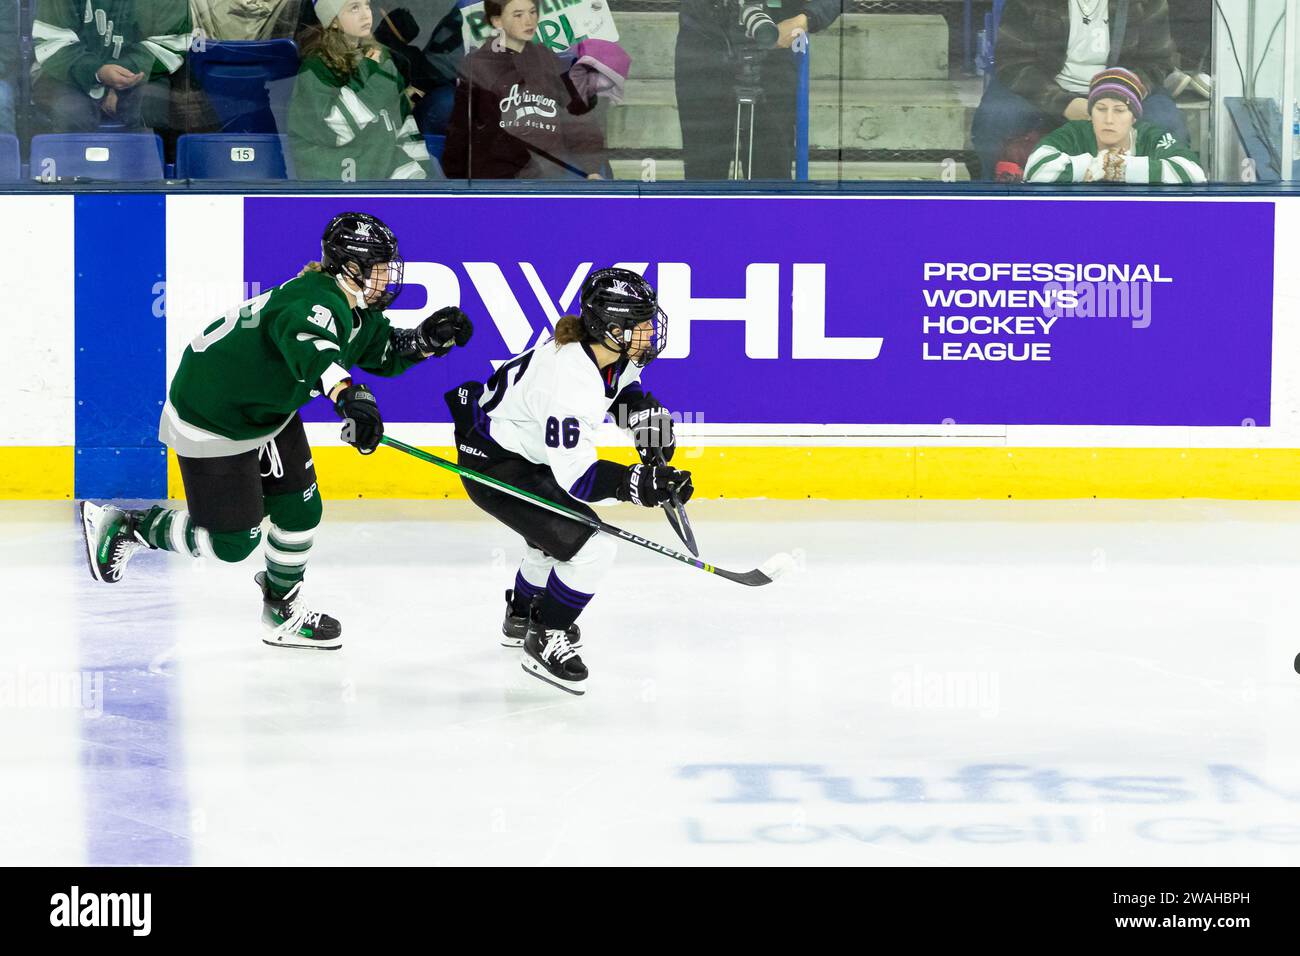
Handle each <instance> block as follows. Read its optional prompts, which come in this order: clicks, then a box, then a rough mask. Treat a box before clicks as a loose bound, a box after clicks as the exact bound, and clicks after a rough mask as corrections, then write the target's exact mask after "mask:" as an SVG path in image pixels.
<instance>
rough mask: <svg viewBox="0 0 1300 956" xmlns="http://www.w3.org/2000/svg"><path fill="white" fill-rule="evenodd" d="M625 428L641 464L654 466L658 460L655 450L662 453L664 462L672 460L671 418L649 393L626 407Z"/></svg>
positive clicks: (675, 441) (674, 438)
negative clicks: (630, 434) (629, 434)
mask: <svg viewBox="0 0 1300 956" xmlns="http://www.w3.org/2000/svg"><path fill="white" fill-rule="evenodd" d="M627 428H628V431H630V432H631V433H632V441H633V442H634V443H635V444H636V450H637V454H639V455H640V456H641V461H642V462H644V463H645V464H647V465H650V464H654V463H655V462H656V461H657V460H658V459H657V458H656V456H655V451H656V450H658V451H661V452H663V453H664V461H672V460H673V452H675V451H677V436H676V435H675V434H673V416H672V415H670V414H669V413H668V409H666V408H664V407H663V406H662V405H660V404H659V401H658V399H656V398H655V397H654V396H653V395H651V394H650V393H649V392H646V394H645V397H644V398H642V399H640V400H638V401H637V403H636V404H635V405H629V406H628V416H627Z"/></svg>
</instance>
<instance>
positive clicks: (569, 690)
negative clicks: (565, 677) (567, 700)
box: [519, 661, 587, 697]
mask: <svg viewBox="0 0 1300 956" xmlns="http://www.w3.org/2000/svg"><path fill="white" fill-rule="evenodd" d="M519 666H520V667H522V668H523V669H524V673H525V674H531V675H532V676H533V677H536V678H537V679H538V680H539V681H541V682H542V683H544V684H550V685H551V686H552V687H556V688H559V689H560V690H562V691H564V692H565V693H566V694H572V695H573V696H574V697H581V696H582V695H583V694H585V693H586V692H587V688H586V687H583V686H581V685H579V686H578V687H577V688H576V689H575V688H574V687H573V686H571V685H569V684H563V683H561V682H559V681H557V680H555V679H554V678H552V677H550V676H549V675H548V674H545V673H538V672H537V671H535V670H533V669H532V668H531V667H529V666H528V664H527V663H526V662H523V661H521V662H520V664H519ZM584 683H585V681H584Z"/></svg>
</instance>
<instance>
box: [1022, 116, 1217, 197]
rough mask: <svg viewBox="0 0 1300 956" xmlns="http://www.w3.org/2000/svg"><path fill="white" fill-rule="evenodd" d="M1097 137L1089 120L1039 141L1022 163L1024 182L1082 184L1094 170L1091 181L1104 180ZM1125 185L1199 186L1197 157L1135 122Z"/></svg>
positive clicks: (1152, 126) (1160, 132)
mask: <svg viewBox="0 0 1300 956" xmlns="http://www.w3.org/2000/svg"><path fill="white" fill-rule="evenodd" d="M1099 152H1104V150H1099V148H1098V146H1097V135H1096V133H1094V132H1093V129H1092V121H1091V120H1073V121H1071V122H1069V123H1066V124H1065V125H1064V126H1061V127H1060V128H1058V129H1056V130H1053V131H1052V132H1050V133H1048V134H1047V135H1046V136H1044V137H1043V138H1042V140H1041V141H1039V143H1038V148H1037V149H1035V150H1034V151H1033V153H1031V154H1030V156H1029V162H1027V163H1026V164H1025V182H1028V183H1081V182H1084V181H1085V180H1086V179H1087V175H1088V171H1089V170H1090V169H1091V170H1092V171H1093V177H1092V178H1093V181H1094V182H1101V181H1104V179H1103V177H1102V175H1101V160H1100V158H1099V157H1098V153H1099ZM1124 181H1125V182H1126V183H1132V184H1140V185H1151V184H1152V183H1172V184H1187V183H1203V182H1205V170H1203V169H1201V166H1200V163H1199V162H1198V161H1197V158H1196V154H1195V153H1194V152H1192V151H1191V150H1190V149H1188V148H1187V147H1186V146H1184V145H1183V144H1182V143H1180V142H1178V140H1177V139H1176V138H1175V137H1174V135H1173V134H1172V133H1170V132H1167V131H1166V130H1165V129H1164V128H1163V127H1160V126H1157V125H1156V124H1154V123H1138V124H1137V125H1136V126H1134V127H1133V132H1132V133H1130V134H1129V148H1128V155H1127V156H1126V157H1125V168H1124Z"/></svg>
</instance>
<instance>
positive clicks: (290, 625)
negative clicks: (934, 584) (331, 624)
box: [275, 584, 321, 638]
mask: <svg viewBox="0 0 1300 956" xmlns="http://www.w3.org/2000/svg"><path fill="white" fill-rule="evenodd" d="M284 600H285V601H288V602H289V616H288V617H286V618H285V619H284V622H283V623H282V624H280V626H279V627H277V628H276V629H275V636H276V637H277V638H281V637H296V636H298V632H299V631H300V630H302V627H303V625H304V624H305V625H307V626H308V627H310V628H311V629H312V633H313V634H314V633H315V631H316V629H317V628H318V627H319V626H320V616H321V612H320V611H309V610H307V605H306V604H304V603H303V600H302V585H301V584H295V585H294V587H293V590H292V591H290V592H289V593H288V594H286V595H285V596H284Z"/></svg>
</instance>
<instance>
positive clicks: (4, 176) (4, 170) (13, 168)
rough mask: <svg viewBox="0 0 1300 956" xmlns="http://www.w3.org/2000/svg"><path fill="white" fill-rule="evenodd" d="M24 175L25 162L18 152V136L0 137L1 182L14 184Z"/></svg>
mask: <svg viewBox="0 0 1300 956" xmlns="http://www.w3.org/2000/svg"><path fill="white" fill-rule="evenodd" d="M22 174H23V160H22V156H21V155H20V154H19V152H18V137H17V136H8V135H5V136H0V181H3V182H13V181H14V180H15V179H20V178H21V177H22Z"/></svg>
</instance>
